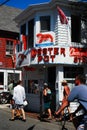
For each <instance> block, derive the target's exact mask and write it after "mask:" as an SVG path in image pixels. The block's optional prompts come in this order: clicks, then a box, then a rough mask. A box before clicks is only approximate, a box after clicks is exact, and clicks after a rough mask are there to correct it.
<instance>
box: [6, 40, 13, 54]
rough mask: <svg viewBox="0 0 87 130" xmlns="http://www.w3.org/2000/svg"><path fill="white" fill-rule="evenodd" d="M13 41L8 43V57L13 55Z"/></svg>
mask: <svg viewBox="0 0 87 130" xmlns="http://www.w3.org/2000/svg"><path fill="white" fill-rule="evenodd" d="M13 49H14V48H13V41H10V40H7V41H6V55H12V54H13Z"/></svg>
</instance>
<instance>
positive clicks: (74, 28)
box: [71, 15, 81, 42]
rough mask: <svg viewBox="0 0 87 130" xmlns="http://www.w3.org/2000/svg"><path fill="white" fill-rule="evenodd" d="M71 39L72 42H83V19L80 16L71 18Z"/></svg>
mask: <svg viewBox="0 0 87 130" xmlns="http://www.w3.org/2000/svg"><path fill="white" fill-rule="evenodd" d="M71 39H72V42H81V18H80V16H75V15H72V16H71Z"/></svg>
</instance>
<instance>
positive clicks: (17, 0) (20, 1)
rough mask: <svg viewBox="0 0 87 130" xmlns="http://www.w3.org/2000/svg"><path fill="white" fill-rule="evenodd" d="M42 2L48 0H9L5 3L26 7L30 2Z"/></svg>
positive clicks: (2, 0)
mask: <svg viewBox="0 0 87 130" xmlns="http://www.w3.org/2000/svg"><path fill="white" fill-rule="evenodd" d="M4 1H6V0H0V3H1V2H4ZM44 2H50V0H9V1H8V2H7V3H6V5H8V6H12V7H16V8H20V9H26V8H27V7H28V6H29V5H31V4H37V3H44Z"/></svg>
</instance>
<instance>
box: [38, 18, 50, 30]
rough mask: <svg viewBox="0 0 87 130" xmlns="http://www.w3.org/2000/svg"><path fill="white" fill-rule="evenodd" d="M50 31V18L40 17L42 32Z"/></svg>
mask: <svg viewBox="0 0 87 130" xmlns="http://www.w3.org/2000/svg"><path fill="white" fill-rule="evenodd" d="M47 31H50V16H41V17H40V32H47Z"/></svg>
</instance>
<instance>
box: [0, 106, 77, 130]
mask: <svg viewBox="0 0 87 130" xmlns="http://www.w3.org/2000/svg"><path fill="white" fill-rule="evenodd" d="M0 109H4V110H5V111H7V112H9V113H10V108H9V104H7V105H3V104H2V105H0ZM39 116H40V114H39V113H35V112H26V117H27V118H31V119H36V120H39V118H38V117H39ZM39 121H40V120H39ZM40 122H44V123H45V124H46V125H47V124H49V127H50V125H51V124H53V125H54V127H56V126H57V127H58V128H60V129H59V130H61V127H62V125H63V124H64V122H63V121H62V122H59V121H56V120H55V119H54V118H53V119H52V120H43V121H40ZM65 127H66V128H67V129H68V130H75V128H74V126H73V124H72V122H68V121H67V122H66V124H65Z"/></svg>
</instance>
